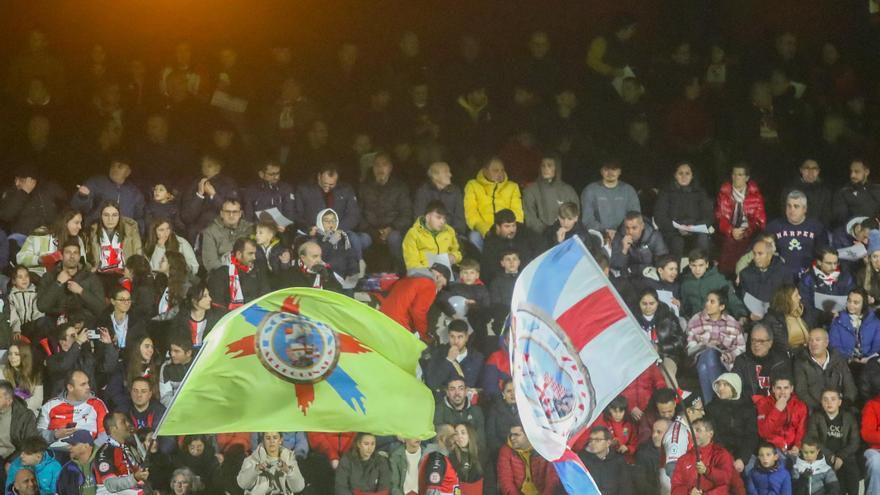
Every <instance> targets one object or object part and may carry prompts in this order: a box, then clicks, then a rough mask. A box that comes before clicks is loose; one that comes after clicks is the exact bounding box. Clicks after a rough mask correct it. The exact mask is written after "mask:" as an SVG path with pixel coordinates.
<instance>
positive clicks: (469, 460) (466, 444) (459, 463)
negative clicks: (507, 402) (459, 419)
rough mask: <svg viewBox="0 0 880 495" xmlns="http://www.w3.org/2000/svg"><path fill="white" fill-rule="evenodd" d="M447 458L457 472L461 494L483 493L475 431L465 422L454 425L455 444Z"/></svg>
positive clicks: (481, 468)
mask: <svg viewBox="0 0 880 495" xmlns="http://www.w3.org/2000/svg"><path fill="white" fill-rule="evenodd" d="M449 460H451V461H452V465H453V466H454V467H455V472H456V473H458V480H459V482H461V493H462V495H479V494H481V493H483V463H482V460H481V459H480V450H479V448H478V447H477V432H476V430H474V427H473V426H471V425H469V424H467V423H460V424H457V425H455V446H454V447H453V448H452V451H451V452H450V453H449Z"/></svg>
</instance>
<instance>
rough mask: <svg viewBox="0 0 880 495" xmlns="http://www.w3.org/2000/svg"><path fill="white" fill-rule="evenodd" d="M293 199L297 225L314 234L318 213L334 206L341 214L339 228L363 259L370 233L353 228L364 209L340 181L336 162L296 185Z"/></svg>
mask: <svg viewBox="0 0 880 495" xmlns="http://www.w3.org/2000/svg"><path fill="white" fill-rule="evenodd" d="M294 200H295V203H296V224H297V228H299V229H300V230H302V231H303V232H306V233H307V234H310V235H314V232H312V229H316V226H315V225H314V223H313V222H315V219H317V217H318V213H319V212H321V211H323V210H325V209H327V208H332V209H333V211H335V212H336V214H337V215H338V217H339V229H340V230H343V231H345V233H346V234H348V237H349V239H350V240H351V247H352V248H353V249H354V251H355V253H356V255H357V258H358V259H359V260H360V259H363V252H364V249H366V248H367V247H369V243H370V241H369V236H367V235H366V234H364V233H359V232H355V231H354V229H355V228H357V226H358V225H359V224H360V223H361V209H360V206H359V205H358V201H357V196H355V194H354V189H352V187H351V186H349V185H348V184H346V183H344V182H339V172H338V171H337V169H336V165H335V164H332V163H329V164H324V165H322V166H321V167H320V169H319V170H318V173H317V176H316V178H315V180H314V181H313V182H304V183H301V184H299V185H297V186H296V191H295V193H294Z"/></svg>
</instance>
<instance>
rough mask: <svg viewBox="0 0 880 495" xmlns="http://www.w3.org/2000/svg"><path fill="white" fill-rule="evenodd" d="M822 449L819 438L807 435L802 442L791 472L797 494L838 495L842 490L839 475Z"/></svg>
mask: <svg viewBox="0 0 880 495" xmlns="http://www.w3.org/2000/svg"><path fill="white" fill-rule="evenodd" d="M820 451H821V445H819V440H818V439H817V438H814V437H807V438H805V439H804V441H803V442H801V452H800V456H798V458H797V459H796V460H795V463H794V469H793V470H792V473H791V474H792V479H793V480H794V493H795V494H797V495H800V494H809V495H836V494H837V493H839V492H840V483H838V482H837V475H836V474H835V473H834V469H832V468H831V466H830V465H828V461H826V459H825V457H824V456H822V455H821V454H820Z"/></svg>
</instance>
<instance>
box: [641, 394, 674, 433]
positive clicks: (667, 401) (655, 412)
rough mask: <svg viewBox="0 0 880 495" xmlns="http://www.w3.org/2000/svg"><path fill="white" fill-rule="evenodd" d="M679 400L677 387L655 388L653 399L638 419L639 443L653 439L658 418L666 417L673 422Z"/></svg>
mask: <svg viewBox="0 0 880 495" xmlns="http://www.w3.org/2000/svg"><path fill="white" fill-rule="evenodd" d="M678 401H679V396H678V393H677V392H676V390H675V389H672V388H661V389H657V390H654V392H653V393H652V394H651V400H650V401H648V406H647V407H645V410H644V411H643V414H642V415H641V417H640V418H639V420H638V428H639V443H643V442H646V441H648V440H650V439H651V431H652V428H653V427H654V422H655V421H657V420H658V419H666V420H668V421H669V422H670V423H672V420H673V419H675V414H676V412H677V409H678Z"/></svg>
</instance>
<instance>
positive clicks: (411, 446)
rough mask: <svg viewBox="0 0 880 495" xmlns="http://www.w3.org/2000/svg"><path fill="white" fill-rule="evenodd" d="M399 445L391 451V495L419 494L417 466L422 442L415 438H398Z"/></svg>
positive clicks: (420, 457)
mask: <svg viewBox="0 0 880 495" xmlns="http://www.w3.org/2000/svg"><path fill="white" fill-rule="evenodd" d="M398 440H400V442H401V444H400V445H398V446H397V447H395V449H394V450H392V451H391V456H390V457H389V461H388V463H389V464H390V465H391V495H411V494H413V493H419V464H420V461H421V460H422V453H423V452H424V450H423V449H422V442H421V441H420V440H419V439H417V438H400V437H398Z"/></svg>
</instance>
